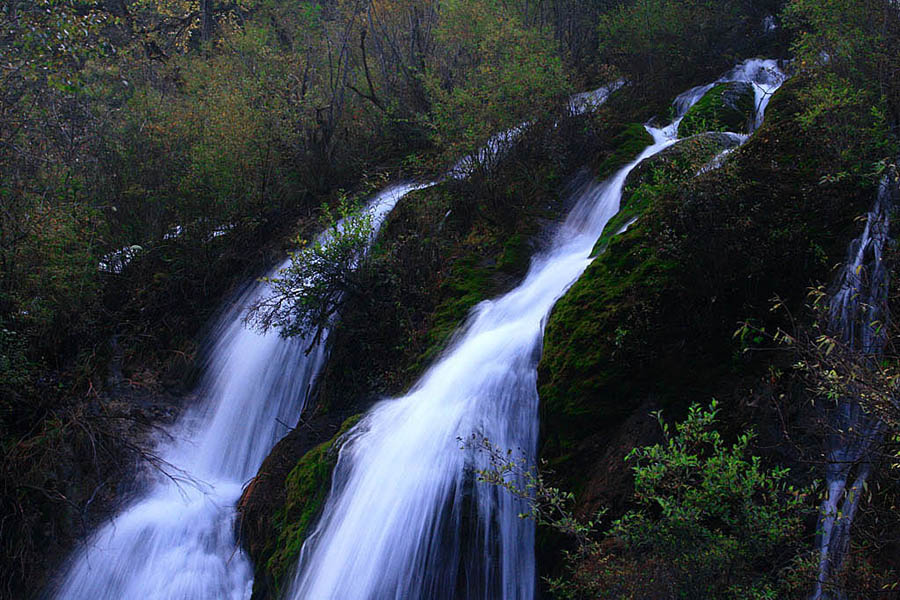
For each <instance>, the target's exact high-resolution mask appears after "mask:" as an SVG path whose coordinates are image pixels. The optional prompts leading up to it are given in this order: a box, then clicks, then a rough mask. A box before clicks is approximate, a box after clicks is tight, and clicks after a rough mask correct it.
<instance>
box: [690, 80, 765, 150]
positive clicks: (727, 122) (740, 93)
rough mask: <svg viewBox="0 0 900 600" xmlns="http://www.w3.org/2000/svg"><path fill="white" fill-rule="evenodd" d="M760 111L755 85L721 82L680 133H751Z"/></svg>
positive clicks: (711, 91) (706, 95)
mask: <svg viewBox="0 0 900 600" xmlns="http://www.w3.org/2000/svg"><path fill="white" fill-rule="evenodd" d="M755 111H756V99H755V95H754V93H753V87H752V86H751V85H750V84H748V83H743V82H740V83H721V84H719V85H717V86H715V87H714V88H712V89H711V90H710V91H708V92H707V93H706V94H705V95H704V96H703V98H701V99H700V101H699V102H697V103H696V104H695V105H694V106H692V107H691V109H690V110H689V111H688V112H687V114H686V115H685V116H684V119H683V120H682V121H681V124H680V125H679V126H678V136H679V137H687V136H690V135H694V134H697V133H704V132H706V131H734V132H737V133H741V132H744V133H746V132H748V131H749V127H748V126H749V124H750V123H751V119H753V115H754V113H755Z"/></svg>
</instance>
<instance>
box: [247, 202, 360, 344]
mask: <svg viewBox="0 0 900 600" xmlns="http://www.w3.org/2000/svg"><path fill="white" fill-rule="evenodd" d="M322 213H323V215H322V223H323V225H325V233H324V234H323V235H321V236H319V237H318V238H317V239H316V240H315V241H314V242H312V243H311V244H310V243H307V242H306V241H305V240H302V239H297V244H298V245H299V246H300V247H301V249H300V250H298V251H296V252H291V253H290V259H291V264H290V265H288V266H287V267H285V268H283V269H281V270H280V271H279V274H278V277H272V278H266V279H265V281H267V282H268V283H269V284H270V285H269V290H270V291H269V292H268V293H267V294H266V296H264V297H263V298H261V299H260V300H258V301H257V302H256V303H255V304H254V305H253V306H252V307H251V309H250V316H249V317H248V318H249V320H251V321H252V322H253V323H254V324H256V325H257V326H259V327H260V328H262V329H264V330H266V329H269V328H270V327H277V328H278V329H279V330H280V331H281V334H282V335H283V336H285V337H288V336H295V335H300V336H304V337H305V336H310V335H312V336H313V341H312V342H311V346H310V347H312V345H313V344H315V343H316V341H317V340H318V339H319V337H320V336H321V334H322V332H323V331H324V330H325V329H326V328H328V327H329V326H331V325H332V324H333V320H334V318H335V317H336V315H337V313H338V311H339V310H340V308H341V306H342V305H343V304H344V303H345V302H347V300H348V296H352V295H363V294H365V293H366V287H365V283H364V280H363V277H364V274H363V273H364V271H365V270H366V268H367V264H368V263H367V255H368V253H367V249H368V245H369V243H370V242H371V240H372V237H373V236H374V234H375V231H374V228H373V221H372V219H373V217H372V213H371V212H369V211H367V210H364V209H360V208H356V207H353V206H352V205H351V204H350V203H349V202H348V201H347V199H346V198H344V199H342V200H341V202H340V203H339V205H338V208H337V213H336V214H332V212H331V209H330V208H329V207H328V206H327V205H325V206H324V207H323V210H322Z"/></svg>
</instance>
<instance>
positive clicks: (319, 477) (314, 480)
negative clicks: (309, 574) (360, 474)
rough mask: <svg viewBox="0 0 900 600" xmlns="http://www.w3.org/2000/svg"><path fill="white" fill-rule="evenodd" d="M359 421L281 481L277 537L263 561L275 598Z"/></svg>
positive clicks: (352, 421) (346, 425)
mask: <svg viewBox="0 0 900 600" xmlns="http://www.w3.org/2000/svg"><path fill="white" fill-rule="evenodd" d="M360 419H362V415H355V416H353V417H350V418H349V419H347V420H346V421H344V423H343V425H341V429H340V431H338V433H337V434H336V435H335V436H334V437H333V438H331V439H330V440H328V441H327V442H323V443H321V444H319V445H318V446H316V447H315V448H313V449H312V450H310V451H309V452H307V453H306V454H304V455H303V457H302V458H301V459H300V461H299V462H298V463H297V466H296V467H294V468H293V470H292V471H291V472H290V474H289V475H288V476H287V479H286V480H285V483H284V487H285V493H286V500H285V503H284V506H283V507H282V508H281V509H280V510H279V511H278V512H277V513H276V514H275V518H274V526H275V531H276V532H277V537H276V539H275V540H274V544H273V545H272V546H271V547H270V549H269V553H268V554H269V558H268V561H267V562H266V573H267V575H268V576H269V577H271V578H272V581H273V583H274V590H275V592H276V594H275V596H276V597H277V595H278V592H279V591H280V590H282V587H283V585H284V583H285V577H286V576H289V575H290V573H291V570H292V569H293V567H294V566H295V565H296V563H297V559H298V558H299V556H300V549H301V548H302V547H303V542H304V541H306V538H307V536H308V535H309V533H310V528H311V527H312V525H313V524H314V523H315V522H316V520H317V519H318V517H319V515H320V514H321V513H322V506H323V505H324V504H325V500H326V499H327V497H328V491H329V490H330V489H331V475H332V472H333V471H334V467H335V465H336V464H337V457H338V452H339V451H340V449H341V446H342V445H343V442H344V435H345V434H346V433H347V432H348V431H349V430H350V428H352V427H353V426H354V425H356V424H357V423H359V421H360Z"/></svg>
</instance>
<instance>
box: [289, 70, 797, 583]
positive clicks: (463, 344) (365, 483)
mask: <svg viewBox="0 0 900 600" xmlns="http://www.w3.org/2000/svg"><path fill="white" fill-rule="evenodd" d="M766 67H775V65H774V64H772V65H768V63H766V62H765V61H748V62H747V63H745V64H743V65H741V66H740V67H738V68H736V69H735V70H733V71H732V72H730V73H729V74H728V75H726V76H725V77H723V78H722V79H721V80H720V81H750V82H753V83H757V84H760V83H763V82H765V83H768V82H769V80H770V73H769V71H768V70H767V69H766ZM774 74H776V75H778V80H779V82H780V81H781V80H783V75H781V74H780V71H777V68H776V70H775V71H774ZM726 78H727V79H726ZM709 87H711V86H709ZM709 87H708V86H704V88H705V89H707V90H708V89H709ZM699 89H701V88H695V89H694V90H692V91H691V92H688V94H685V95H682V96H679V100H678V102H677V104H676V115H677V119H676V121H675V122H674V123H673V124H671V125H669V126H667V127H665V128H662V129H655V128H650V127H648V128H647V129H648V131H649V132H650V133H651V134H652V136H653V140H654V141H653V144H652V145H651V146H649V147H648V148H646V149H645V150H644V151H643V152H642V153H641V154H640V156H639V157H638V158H637V159H636V160H635V161H634V162H632V163H631V164H629V165H627V166H626V167H623V168H622V169H620V170H619V171H618V172H617V173H616V174H615V175H613V176H612V177H611V178H610V179H608V180H607V181H605V182H603V183H591V184H588V185H587V186H586V187H585V188H584V189H582V190H581V191H580V192H579V193H578V194H577V203H576V205H575V208H574V209H573V210H572V212H571V213H570V214H569V216H568V218H567V219H566V221H565V222H564V223H563V225H562V226H561V227H560V229H559V231H558V232H557V234H556V236H555V238H554V240H553V242H552V244H551V247H550V249H549V250H548V251H547V252H545V253H542V254H540V255H538V256H536V257H535V258H533V260H532V263H531V266H530V269H529V271H528V274H527V275H526V277H525V279H524V281H523V282H522V283H521V284H520V285H519V286H518V287H517V288H515V289H514V290H512V291H511V292H509V293H508V294H506V295H504V296H502V297H500V298H498V299H496V300H491V301H486V302H482V303H481V304H479V305H478V306H477V307H476V308H475V309H473V311H472V313H471V314H470V316H469V318H468V320H467V322H466V323H465V325H464V326H463V328H462V329H461V331H460V332H458V333H457V335H456V336H455V339H454V341H453V342H452V344H451V345H450V347H449V348H448V349H447V350H446V351H445V353H444V354H443V356H442V357H441V358H440V359H439V360H438V361H437V362H436V363H435V364H434V365H433V366H432V367H431V368H430V369H429V370H428V371H427V372H426V373H425V375H424V376H423V377H422V379H421V380H420V381H419V382H418V383H417V384H416V385H415V386H414V387H413V388H412V389H411V390H410V392H409V393H408V394H407V395H406V396H404V397H401V398H394V399H389V400H384V401H382V402H381V403H380V404H379V405H377V406H376V407H375V408H374V409H373V410H372V411H371V412H370V413H369V414H368V415H367V416H366V417H365V418H364V419H363V420H362V421H361V422H360V424H359V425H357V426H356V427H355V428H354V429H353V430H352V431H351V433H350V434H349V436H348V439H347V441H346V443H345V444H344V446H343V448H342V449H341V452H340V457H339V459H338V465H337V467H336V470H335V473H334V477H333V485H332V490H331V494H330V496H329V499H328V501H327V502H326V505H325V507H324V509H323V517H322V519H321V521H320V523H319V524H318V526H317V528H316V530H315V531H314V532H313V534H312V535H311V536H310V538H309V539H308V540H307V543H306V544H305V545H304V548H303V550H302V552H301V556H300V561H299V566H298V570H297V574H296V576H295V578H294V581H293V584H292V586H291V589H290V591H289V593H288V598H291V599H292V600H309V599H314V600H388V599H394V600H401V599H404V600H410V599H419V598H423V599H424V598H427V599H429V600H443V599H446V600H453V599H457V598H466V599H469V600H477V599H484V600H497V599H500V598H502V599H504V600H531V599H532V598H534V596H535V592H536V569H535V562H534V529H533V525H532V523H531V522H530V521H528V520H524V519H520V518H519V517H518V514H519V513H520V512H523V511H524V508H525V507H524V506H522V504H521V501H520V500H517V499H516V498H514V497H513V496H512V495H511V494H508V493H506V492H505V491H504V490H502V489H498V488H497V487H496V486H488V485H479V484H477V483H476V482H475V475H474V473H475V471H476V470H477V469H481V468H488V467H489V466H490V465H489V464H487V463H486V457H484V456H483V455H480V454H479V453H477V452H476V451H474V450H462V449H460V442H459V439H468V438H469V437H470V436H471V435H472V434H473V433H475V434H477V435H480V436H484V437H486V438H487V439H488V440H490V442H491V443H492V444H493V445H494V446H495V447H497V448H500V449H505V448H510V449H521V450H522V451H523V452H524V453H525V455H526V457H528V458H529V459H531V460H533V458H534V454H535V451H536V445H537V427H538V421H537V408H538V395H537V388H536V377H537V375H536V366H537V362H538V360H539V358H540V351H541V339H542V335H543V327H544V323H545V320H546V318H547V315H548V314H549V312H550V310H551V308H552V307H553V305H554V304H555V302H556V301H557V299H558V298H559V297H560V296H562V294H564V293H565V291H566V290H567V289H568V287H569V286H570V285H572V283H574V282H575V281H576V280H577V279H578V277H579V276H580V275H581V273H582V272H583V271H584V269H585V268H586V267H587V266H588V264H589V263H590V261H591V258H590V255H591V251H592V249H593V247H594V244H595V242H596V241H597V238H598V237H599V236H600V234H601V232H602V231H603V228H604V227H605V225H606V224H607V222H608V221H609V220H610V219H611V218H612V217H613V216H614V215H615V214H616V213H617V212H618V210H619V202H620V200H621V195H622V189H623V186H624V184H625V180H626V178H627V176H628V174H629V173H630V172H631V170H632V169H634V168H635V167H636V166H637V165H638V164H639V163H640V162H641V161H643V160H644V159H646V158H648V157H650V156H652V155H654V154H656V153H658V152H660V151H662V150H663V149H665V148H666V147H668V146H670V145H671V144H673V143H675V141H676V137H675V135H676V134H675V132H677V129H678V122H679V121H680V119H681V118H682V117H683V116H684V114H685V113H686V112H687V110H688V109H689V108H690V106H692V105H693V104H694V103H695V102H697V101H698V100H699V99H700V98H701V97H702V95H703V94H701V93H699V92H698V90H699ZM773 91H774V90H773ZM764 100H765V102H767V100H768V98H767V97H766V98H765V99H764ZM765 102H763V101H760V102H759V103H758V106H759V107H760V108H761V109H764V108H765ZM760 118H761V115H760Z"/></svg>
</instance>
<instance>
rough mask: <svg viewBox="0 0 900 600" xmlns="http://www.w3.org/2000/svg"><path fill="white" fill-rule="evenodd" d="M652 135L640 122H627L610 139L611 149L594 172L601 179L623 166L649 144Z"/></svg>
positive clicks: (651, 140)
mask: <svg viewBox="0 0 900 600" xmlns="http://www.w3.org/2000/svg"><path fill="white" fill-rule="evenodd" d="M652 143H653V136H652V135H650V132H648V131H647V128H646V127H644V126H643V125H641V124H640V123H628V124H627V125H625V126H624V127H623V128H622V130H621V131H619V133H617V134H616V136H615V137H614V138H613V140H612V148H613V151H612V152H611V153H609V154H608V155H606V156H605V157H604V159H603V161H602V162H601V163H600V164H599V165H597V168H596V173H597V176H598V177H599V178H601V179H604V178H606V177H609V176H610V175H612V174H613V173H614V172H615V171H616V169H619V168H621V167H624V166H625V165H627V164H628V163H630V162H631V161H633V160H634V159H635V158H637V156H638V155H639V154H640V153H641V152H642V151H643V150H644V148H646V147H647V146H649V145H650V144H652Z"/></svg>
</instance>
